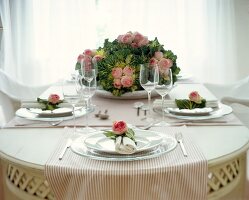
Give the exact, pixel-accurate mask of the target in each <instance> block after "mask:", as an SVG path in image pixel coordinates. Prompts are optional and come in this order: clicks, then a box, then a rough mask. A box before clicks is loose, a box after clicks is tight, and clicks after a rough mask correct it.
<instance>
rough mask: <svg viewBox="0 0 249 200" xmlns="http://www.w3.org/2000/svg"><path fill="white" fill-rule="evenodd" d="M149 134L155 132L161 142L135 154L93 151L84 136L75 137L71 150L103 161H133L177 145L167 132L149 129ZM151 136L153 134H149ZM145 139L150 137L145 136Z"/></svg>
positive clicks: (168, 149) (159, 154)
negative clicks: (86, 143) (154, 146)
mask: <svg viewBox="0 0 249 200" xmlns="http://www.w3.org/2000/svg"><path fill="white" fill-rule="evenodd" d="M139 132H140V133H141V134H142V133H145V132H147V131H146V130H139ZM149 132H150V133H151V134H153V133H155V134H157V135H159V136H161V137H162V142H161V143H160V145H158V146H157V147H156V148H153V149H151V150H148V151H141V152H138V153H135V154H110V153H105V152H101V151H95V150H93V149H91V148H88V147H87V146H86V145H85V142H84V140H85V138H86V136H81V137H79V138H77V139H75V140H74V141H73V143H72V145H71V150H72V151H73V152H74V153H76V154H78V155H80V156H84V157H86V158H90V159H94V160H103V161H134V160H145V159H151V158H155V157H158V156H161V155H163V154H165V153H169V152H170V151H172V150H174V149H175V148H176V146H177V141H176V139H175V138H174V137H172V136H170V135H168V134H162V133H159V132H155V131H149ZM151 137H153V136H151ZM147 139H150V137H149V138H147Z"/></svg>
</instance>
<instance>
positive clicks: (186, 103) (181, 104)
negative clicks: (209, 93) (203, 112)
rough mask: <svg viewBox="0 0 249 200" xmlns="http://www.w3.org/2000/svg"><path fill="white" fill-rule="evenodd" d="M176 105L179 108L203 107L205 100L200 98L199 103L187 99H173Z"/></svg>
mask: <svg viewBox="0 0 249 200" xmlns="http://www.w3.org/2000/svg"><path fill="white" fill-rule="evenodd" d="M175 103H176V106H177V107H178V108H179V109H190V110H191V109H194V108H205V107H206V100H205V99H202V101H201V103H200V104H198V103H195V102H193V101H190V100H188V99H175Z"/></svg>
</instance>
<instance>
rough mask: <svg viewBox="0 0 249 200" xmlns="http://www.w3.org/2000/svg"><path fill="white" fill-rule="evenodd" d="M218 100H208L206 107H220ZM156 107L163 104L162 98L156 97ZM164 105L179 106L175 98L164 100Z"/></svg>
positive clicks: (154, 103)
mask: <svg viewBox="0 0 249 200" xmlns="http://www.w3.org/2000/svg"><path fill="white" fill-rule="evenodd" d="M218 104H219V103H218V100H207V101H206V107H210V108H215V107H218ZM153 106H154V107H158V106H162V99H156V100H155V101H154V102H153ZM164 106H165V107H167V108H177V105H176V103H175V100H171V99H170V100H164Z"/></svg>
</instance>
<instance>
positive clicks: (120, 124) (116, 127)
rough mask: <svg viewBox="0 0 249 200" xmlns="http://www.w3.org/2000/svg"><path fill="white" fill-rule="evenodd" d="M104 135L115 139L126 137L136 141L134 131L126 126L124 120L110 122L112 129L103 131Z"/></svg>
mask: <svg viewBox="0 0 249 200" xmlns="http://www.w3.org/2000/svg"><path fill="white" fill-rule="evenodd" d="M104 134H105V136H106V137H108V138H110V139H113V140H116V138H117V137H119V136H122V137H128V138H130V139H131V140H133V141H134V142H135V143H136V140H135V132H134V131H133V130H132V129H131V128H128V126H127V124H126V123H125V122H124V121H114V122H113V124H112V131H105V133H104Z"/></svg>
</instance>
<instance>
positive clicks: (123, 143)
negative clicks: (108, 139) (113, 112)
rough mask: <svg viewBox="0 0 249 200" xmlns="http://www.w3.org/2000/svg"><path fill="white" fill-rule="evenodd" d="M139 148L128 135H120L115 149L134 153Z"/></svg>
mask: <svg viewBox="0 0 249 200" xmlns="http://www.w3.org/2000/svg"><path fill="white" fill-rule="evenodd" d="M136 150H137V147H136V144H135V142H134V141H133V140H131V139H130V138H128V137H123V136H118V137H117V138H116V141H115V151H116V152H117V153H120V154H133V153H135V152H136Z"/></svg>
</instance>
